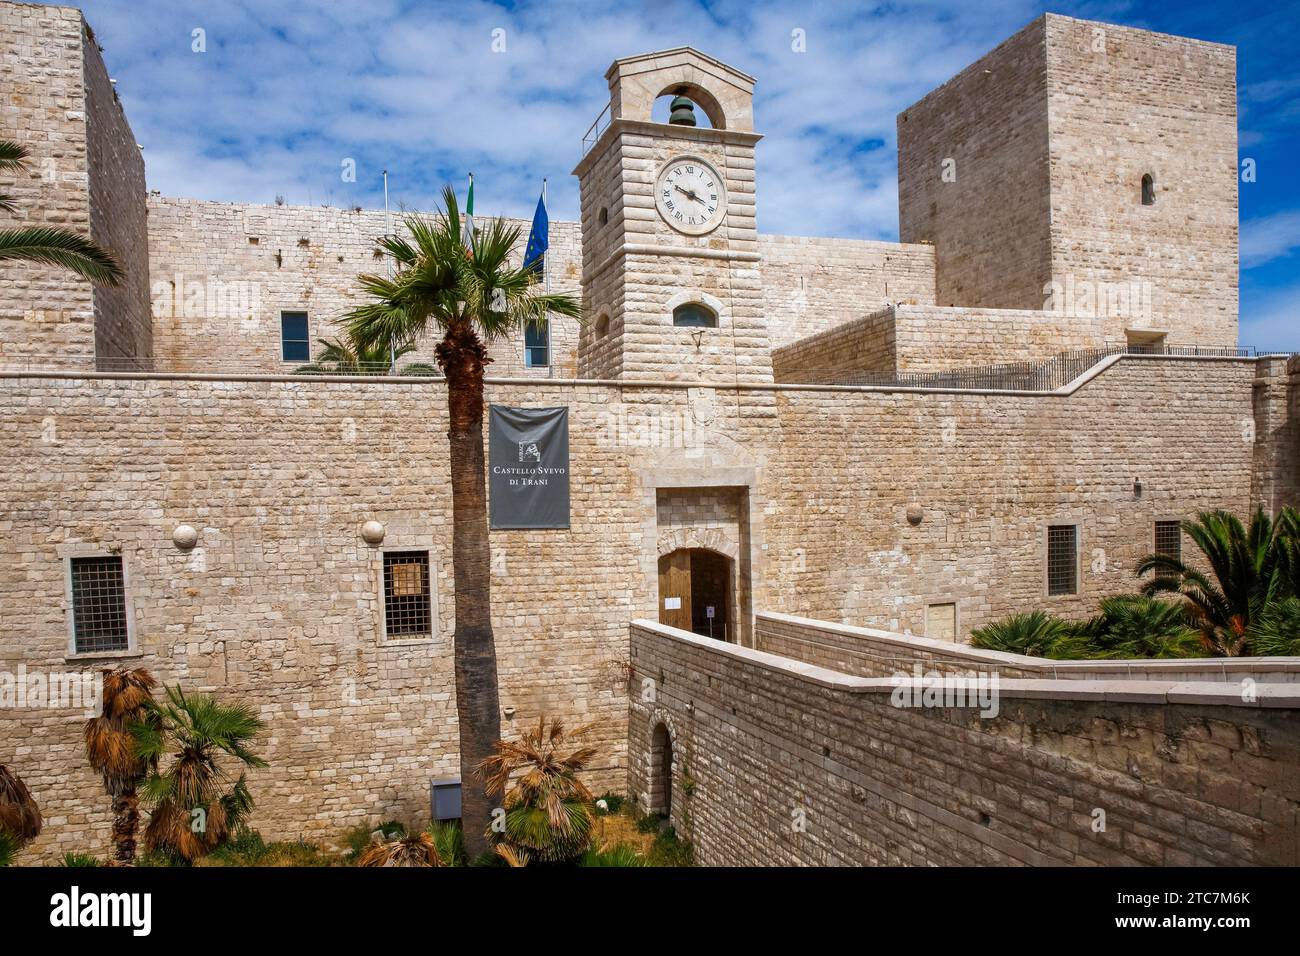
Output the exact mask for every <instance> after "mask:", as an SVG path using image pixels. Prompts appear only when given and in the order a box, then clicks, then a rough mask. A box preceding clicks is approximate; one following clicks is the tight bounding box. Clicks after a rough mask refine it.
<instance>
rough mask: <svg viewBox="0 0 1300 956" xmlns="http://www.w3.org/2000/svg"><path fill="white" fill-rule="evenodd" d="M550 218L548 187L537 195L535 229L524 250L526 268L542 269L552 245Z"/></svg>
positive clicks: (534, 216) (534, 215)
mask: <svg viewBox="0 0 1300 956" xmlns="http://www.w3.org/2000/svg"><path fill="white" fill-rule="evenodd" d="M549 235H550V220H549V219H548V218H547V217H546V189H545V188H543V189H542V194H541V195H540V196H539V197H537V211H536V212H535V213H533V231H532V232H530V233H529V234H528V248H527V249H526V250H525V251H524V268H525V269H534V270H537V271H541V266H542V264H543V262H544V260H545V258H546V249H547V247H549V246H550V244H551V243H550V238H549Z"/></svg>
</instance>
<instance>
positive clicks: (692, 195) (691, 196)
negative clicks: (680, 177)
mask: <svg viewBox="0 0 1300 956" xmlns="http://www.w3.org/2000/svg"><path fill="white" fill-rule="evenodd" d="M673 189H676V190H677V191H678V192H679V193H681V194H682V195H683V196H686V197H687V198H688V199H690V200H692V201H693V202H699V201H700V197H699V196H697V195H695V191H694V190H691V189H683V188H682V187H681V186H678V185H677V184H676V183H673Z"/></svg>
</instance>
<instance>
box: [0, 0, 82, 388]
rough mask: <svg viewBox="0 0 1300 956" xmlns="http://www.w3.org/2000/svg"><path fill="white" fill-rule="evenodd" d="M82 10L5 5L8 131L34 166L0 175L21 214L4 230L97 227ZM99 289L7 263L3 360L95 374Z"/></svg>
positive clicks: (0, 312) (3, 112) (1, 48)
mask: <svg viewBox="0 0 1300 956" xmlns="http://www.w3.org/2000/svg"><path fill="white" fill-rule="evenodd" d="M84 29H85V28H84V23H83V20H82V18H81V11H79V10H74V9H72V8H69V7H45V6H28V5H25V4H14V3H6V4H3V5H0V80H2V81H3V84H4V88H5V96H4V99H3V102H2V103H0V135H3V136H4V138H6V139H12V140H15V141H17V142H18V143H21V144H22V145H24V146H26V147H27V148H28V150H29V152H30V156H29V159H28V168H27V169H26V170H24V171H22V172H18V173H12V172H6V173H0V192H4V193H7V194H9V195H11V196H13V198H14V201H15V203H16V204H17V206H18V212H17V214H16V215H14V214H9V213H4V212H0V221H2V222H3V223H4V225H5V226H14V227H21V226H57V227H60V228H66V229H72V230H75V231H77V232H80V233H82V234H85V233H88V232H89V231H90V229H91V218H92V217H91V209H90V205H91V199H90V193H89V191H88V189H87V182H88V173H87V169H86V162H87V155H88V152H89V145H88V134H87V127H86V119H85V113H86V108H87V103H86V92H85V73H84V68H83V56H84V52H85V51H84V49H83V31H84ZM94 319H95V302H94V296H93V293H92V291H91V285H90V283H88V282H84V281H82V280H81V279H79V278H77V277H76V276H75V275H73V274H72V273H71V272H67V271H65V270H62V269H56V268H54V267H53V266H46V265H35V264H25V263H19V262H6V263H5V267H4V271H3V272H2V273H0V356H3V358H4V360H5V361H6V362H7V363H10V364H13V363H26V362H31V363H32V364H35V365H37V366H39V367H43V368H45V367H54V368H60V367H62V368H93V367H94V360H95V329H94Z"/></svg>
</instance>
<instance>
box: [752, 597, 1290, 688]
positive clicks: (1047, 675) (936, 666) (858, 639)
mask: <svg viewBox="0 0 1300 956" xmlns="http://www.w3.org/2000/svg"><path fill="white" fill-rule="evenodd" d="M754 647H755V648H756V649H757V650H760V651H766V652H767V653H769V654H779V655H781V656H782V657H789V658H793V659H794V660H798V661H803V662H804V663H805V664H813V665H815V666H817V667H825V668H828V669H830V670H835V671H841V672H843V673H845V674H852V675H854V676H856V677H892V676H893V675H895V674H897V673H900V672H902V673H906V674H910V673H912V670H913V668H914V667H915V665H917V664H920V665H921V666H922V668H923V669H924V670H925V671H934V672H937V673H940V674H954V675H961V674H968V673H970V672H971V671H976V672H983V673H997V674H999V675H1001V676H1002V677H1004V678H1024V679H1027V680H1044V679H1046V680H1052V679H1057V680H1154V681H1179V682H1181V681H1208V682H1213V683H1233V682H1236V683H1238V684H1239V683H1240V682H1241V681H1243V680H1245V679H1247V678H1249V679H1250V680H1253V681H1254V682H1255V683H1256V684H1288V683H1296V684H1300V658H1295V657H1236V658H1222V657H1218V658H1206V659H1204V660H1134V661H1054V660H1045V659H1043V658H1041V657H1026V656H1024V655H1022V654H1004V653H1001V652H1000V651H986V650H982V649H980V648H976V647H971V646H969V645H967V644H959V643H953V642H951V641H938V640H932V639H930V638H925V637H915V636H913V635H910V634H895V633H893V632H892V631H882V630H879V629H878V628H871V627H854V626H853V625H850V624H833V623H830V622H828V621H817V620H813V619H812V618H807V617H797V616H795V615H792V614H777V613H774V612H768V611H764V612H760V613H759V614H757V615H755V621H754Z"/></svg>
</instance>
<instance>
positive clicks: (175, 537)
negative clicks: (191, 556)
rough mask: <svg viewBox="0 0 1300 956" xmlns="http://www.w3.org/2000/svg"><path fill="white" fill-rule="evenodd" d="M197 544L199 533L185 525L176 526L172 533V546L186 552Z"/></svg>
mask: <svg viewBox="0 0 1300 956" xmlns="http://www.w3.org/2000/svg"><path fill="white" fill-rule="evenodd" d="M198 543H199V533H198V532H197V531H195V530H194V529H193V528H191V527H190V526H189V525H187V524H180V525H177V526H176V530H175V531H173V532H172V544H174V545H176V547H178V548H180V549H181V550H182V551H188V550H190V549H191V548H193V547H194V546H195V545H196V544H198Z"/></svg>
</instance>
